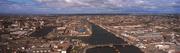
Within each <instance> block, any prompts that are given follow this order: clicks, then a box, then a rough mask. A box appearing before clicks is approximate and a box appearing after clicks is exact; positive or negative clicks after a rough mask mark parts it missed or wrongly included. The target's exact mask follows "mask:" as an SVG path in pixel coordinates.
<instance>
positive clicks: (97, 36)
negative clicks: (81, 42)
mask: <svg viewBox="0 0 180 53" xmlns="http://www.w3.org/2000/svg"><path fill="white" fill-rule="evenodd" d="M92 31H93V34H92V36H91V37H89V39H88V41H87V42H89V44H92V45H105V44H113V46H112V47H109V46H102V47H101V46H100V47H95V48H89V49H87V50H86V53H94V52H96V53H118V52H120V53H143V52H142V51H141V50H140V49H139V48H137V47H135V46H133V45H128V44H127V42H126V41H124V40H123V39H121V38H118V37H116V36H115V35H114V34H112V33H110V32H108V31H106V30H105V29H103V28H101V27H99V26H97V25H95V24H92ZM124 44H127V45H124Z"/></svg>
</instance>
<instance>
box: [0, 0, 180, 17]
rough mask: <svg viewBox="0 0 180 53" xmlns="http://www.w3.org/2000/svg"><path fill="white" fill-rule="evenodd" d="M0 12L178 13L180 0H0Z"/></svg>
mask: <svg viewBox="0 0 180 53" xmlns="http://www.w3.org/2000/svg"><path fill="white" fill-rule="evenodd" d="M0 13H17V14H23V13H27V14H68V13H180V0H0Z"/></svg>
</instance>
